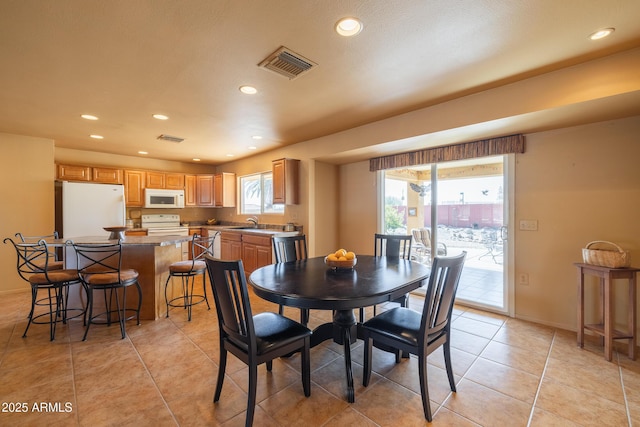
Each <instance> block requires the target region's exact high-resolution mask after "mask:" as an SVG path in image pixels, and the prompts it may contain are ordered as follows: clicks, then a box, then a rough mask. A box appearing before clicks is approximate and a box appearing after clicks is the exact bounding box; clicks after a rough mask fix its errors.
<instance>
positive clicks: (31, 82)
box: [0, 0, 640, 164]
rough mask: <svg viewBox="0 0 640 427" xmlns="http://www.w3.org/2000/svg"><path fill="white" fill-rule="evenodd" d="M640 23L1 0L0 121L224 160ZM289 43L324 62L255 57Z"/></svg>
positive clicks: (596, 52)
mask: <svg viewBox="0 0 640 427" xmlns="http://www.w3.org/2000/svg"><path fill="white" fill-rule="evenodd" d="M344 16H356V17H358V18H360V19H361V20H362V21H363V22H364V30H363V31H362V32H361V33H360V34H359V35H358V36H356V37H352V38H343V37H340V36H338V35H337V34H336V33H335V32H334V30H333V28H334V25H335V22H336V21H337V20H338V19H339V18H342V17H344ZM638 22H640V1H638V0H607V1H597V0H562V1H558V0H536V1H529V2H524V1H513V0H460V1H452V0H429V1H425V0H350V1H349V0H322V1H312V0H269V1H266V0H262V1H256V0H227V1H222V0H183V1H176V0H109V1H98V0H55V1H44V0H2V1H1V2H0V60H1V63H2V66H0V132H5V133H15V134H21V135H30V136H37V137H45V138H51V139H54V140H55V143H56V146H57V147H64V148H71V149H81V150H90V151H100V152H105V153H114V154H122V155H131V156H136V155H138V154H137V152H138V151H139V150H144V151H147V152H148V153H149V154H148V157H151V158H157V159H169V160H177V161H186V162H190V161H191V159H192V158H196V157H197V158H200V159H202V162H204V163H210V164H220V163H224V162H227V161H230V160H236V159H239V158H242V157H244V156H250V155H253V154H255V153H256V151H252V150H249V149H248V148H247V147H249V146H251V145H254V146H257V147H258V150H259V151H266V150H271V149H274V148H277V147H281V146H284V145H288V144H294V143H297V142H301V141H306V140H309V139H313V138H318V137H321V136H325V135H329V134H332V133H335V132H339V131H343V130H346V129H350V128H353V127H356V126H359V125H363V124H367V123H371V122H373V121H377V120H380V119H384V118H388V117H392V116H395V115H398V114H401V113H406V112H409V111H413V110H416V109H419V108H424V107H428V106H432V105H435V104H438V103H441V102H444V101H449V100H453V99H456V98H458V97H461V96H465V95H469V94H472V93H477V92H480V91H484V90H487V89H490V88H494V87H498V86H501V85H504V84H508V83H513V82H516V81H519V80H522V79H525V78H529V77H532V76H536V75H539V74H542V73H545V72H549V71H552V70H556V69H560V68H564V67H567V66H570V65H574V64H578V63H581V62H584V61H587V60H591V59H595V58H599V57H603V56H606V55H610V54H612V53H616V52H620V51H623V50H627V49H631V48H634V47H638V46H640V25H639V24H638ZM603 27H615V28H616V31H615V33H614V34H613V36H611V37H609V38H608V39H605V40H602V41H600V42H599V43H596V42H593V41H591V40H589V39H588V38H587V36H588V35H589V34H590V33H592V32H593V31H595V30H597V29H600V28H603ZM280 46H286V47H287V48H289V49H291V50H293V51H294V52H296V53H298V54H300V55H302V56H303V57H306V58H308V59H310V60H311V61H313V62H315V63H317V64H318V65H317V67H315V68H314V69H312V70H311V71H309V72H308V73H306V74H305V75H302V76H300V77H298V78H297V79H294V80H288V79H287V78H285V77H282V76H280V75H277V74H275V73H272V72H270V71H266V70H264V69H261V68H259V67H258V66H257V64H258V63H260V62H261V61H262V60H263V59H264V58H265V57H267V56H268V55H269V54H270V53H272V52H273V51H275V50H276V49H278V48H279V47H280ZM245 84H249V85H252V86H255V87H256V88H257V89H258V91H259V92H258V94H257V95H253V96H248V95H244V94H242V93H240V92H239V91H238V88H239V86H241V85H245ZM625 108H626V107H625ZM636 108H637V105H636ZM622 109H624V108H622ZM84 113H88V114H94V115H96V116H98V117H99V118H100V120H98V121H96V122H89V121H87V120H84V119H82V118H80V115H81V114H84ZM154 113H162V114H166V115H168V116H169V117H170V120H168V121H158V120H155V119H153V118H152V117H151V116H152V114H154ZM621 114H624V112H623V113H621ZM496 132H497V133H498V134H499V133H500V129H496ZM90 134H99V135H103V136H104V139H103V140H101V141H97V140H93V139H91V138H89V135H90ZM160 134H169V135H173V136H178V137H182V138H185V140H184V142H182V143H180V144H175V143H172V142H166V141H159V140H157V139H156V138H157V136H158V135H160ZM253 135H261V136H263V139H262V140H261V141H255V140H252V138H251V137H252V136H253ZM466 136H467V135H465V137H466ZM402 144H403V143H402V142H399V143H398V144H395V143H391V142H390V143H389V144H385V146H384V152H385V154H387V153H390V152H394V151H397V150H404V149H406V147H405V146H403V145H402ZM404 144H405V145H406V141H405V142H404ZM366 151H367V150H363V152H362V153H360V154H362V155H364V154H367V155H368V154H370V153H368V152H366ZM227 154H233V155H234V157H233V158H231V157H227ZM351 154H352V155H353V156H354V158H355V157H357V155H358V153H355V154H354V153H351Z"/></svg>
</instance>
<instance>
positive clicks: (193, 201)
mask: <svg viewBox="0 0 640 427" xmlns="http://www.w3.org/2000/svg"><path fill="white" fill-rule="evenodd" d="M196 185H197V181H196V176H195V175H185V176H184V205H185V206H196V205H197V204H198V194H197V191H196Z"/></svg>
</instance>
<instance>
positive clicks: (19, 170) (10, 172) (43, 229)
mask: <svg viewBox="0 0 640 427" xmlns="http://www.w3.org/2000/svg"><path fill="white" fill-rule="evenodd" d="M0 150H2V160H1V165H2V167H0V188H1V189H2V191H1V192H0V194H2V199H3V200H2V203H0V237H1V238H2V239H4V238H5V237H13V236H14V235H15V234H16V233H18V232H21V233H23V234H25V235H32V236H41V235H45V234H51V233H52V232H53V231H54V210H53V209H54V191H53V177H54V165H53V150H54V147H53V141H52V140H50V139H42V138H33V137H28V136H19V135H11V134H6V133H0ZM0 269H1V270H2V271H3V272H5V274H3V277H2V280H1V281H0V294H1V293H3V292H14V291H26V290H28V289H29V285H27V283H26V282H24V281H23V280H22V279H20V278H19V276H18V274H17V273H16V253H15V250H14V249H13V246H11V245H10V244H2V245H0Z"/></svg>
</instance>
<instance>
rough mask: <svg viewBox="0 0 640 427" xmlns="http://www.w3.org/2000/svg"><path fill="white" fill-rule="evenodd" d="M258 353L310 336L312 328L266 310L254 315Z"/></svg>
mask: <svg viewBox="0 0 640 427" xmlns="http://www.w3.org/2000/svg"><path fill="white" fill-rule="evenodd" d="M253 324H254V327H255V330H256V339H257V345H258V348H257V350H258V354H262V353H265V352H267V351H271V350H273V349H275V348H278V347H281V346H284V345H287V344H289V343H291V342H292V341H295V340H298V339H300V338H303V337H306V336H310V335H311V330H309V328H306V327H304V326H302V325H301V324H300V323H298V322H296V321H294V320H291V319H289V318H287V317H284V316H281V315H279V314H277V313H271V312H265V313H260V314H256V315H255V316H253Z"/></svg>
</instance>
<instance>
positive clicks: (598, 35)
mask: <svg viewBox="0 0 640 427" xmlns="http://www.w3.org/2000/svg"><path fill="white" fill-rule="evenodd" d="M615 30H616V29H615V28H603V29H601V30H598V31H596V32H595V33H593V34H591V35H590V36H589V38H590V39H591V40H600V39H603V38H605V37H607V36H610V35H611V33H613V32H614V31H615Z"/></svg>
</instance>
